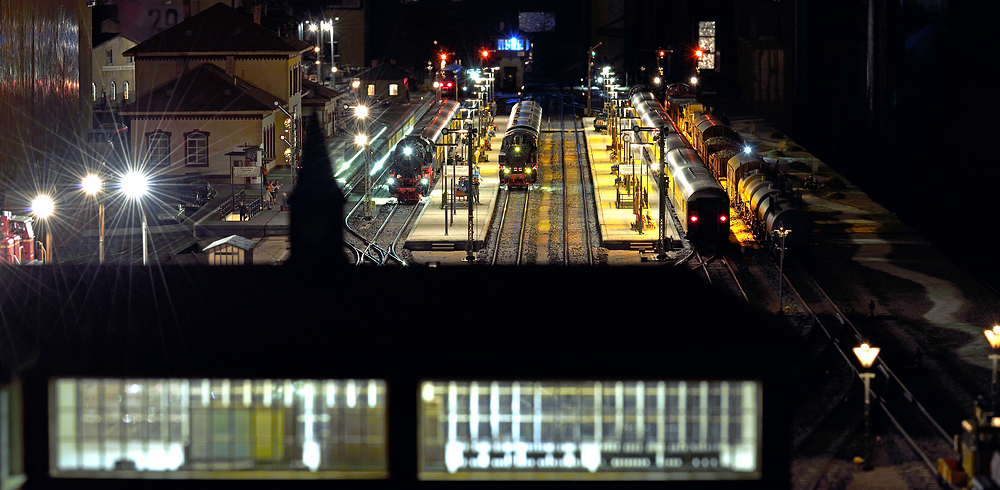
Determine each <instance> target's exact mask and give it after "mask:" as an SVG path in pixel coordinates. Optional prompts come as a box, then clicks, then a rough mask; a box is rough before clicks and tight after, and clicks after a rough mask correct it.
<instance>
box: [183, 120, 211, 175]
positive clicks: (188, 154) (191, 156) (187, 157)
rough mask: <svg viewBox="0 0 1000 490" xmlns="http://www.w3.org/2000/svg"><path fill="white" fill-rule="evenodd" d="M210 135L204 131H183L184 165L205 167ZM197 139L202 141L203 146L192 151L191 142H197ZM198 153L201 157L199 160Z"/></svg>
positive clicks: (207, 161)
mask: <svg viewBox="0 0 1000 490" xmlns="http://www.w3.org/2000/svg"><path fill="white" fill-rule="evenodd" d="M210 136H211V135H210V134H209V133H208V132H206V131H201V130H198V129H196V130H194V131H191V132H190V133H184V165H185V166H187V167H207V166H208V163H209V159H208V145H209V141H208V140H209V137H210ZM199 141H204V143H205V144H204V147H203V148H195V149H194V150H193V151H192V143H197V142H199ZM199 154H200V155H201V156H202V159H201V160H200V161H199V159H198V156H199Z"/></svg>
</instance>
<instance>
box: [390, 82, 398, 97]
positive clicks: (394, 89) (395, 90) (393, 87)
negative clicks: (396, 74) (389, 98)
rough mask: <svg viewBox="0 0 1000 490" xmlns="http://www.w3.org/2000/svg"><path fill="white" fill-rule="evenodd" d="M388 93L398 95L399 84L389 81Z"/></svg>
mask: <svg viewBox="0 0 1000 490" xmlns="http://www.w3.org/2000/svg"><path fill="white" fill-rule="evenodd" d="M389 95H399V84H398V83H390V84H389Z"/></svg>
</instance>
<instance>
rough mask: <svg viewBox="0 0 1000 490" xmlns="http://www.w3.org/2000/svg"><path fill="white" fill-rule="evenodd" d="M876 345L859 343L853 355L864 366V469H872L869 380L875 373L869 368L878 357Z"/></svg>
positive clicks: (862, 376) (861, 374)
mask: <svg viewBox="0 0 1000 490" xmlns="http://www.w3.org/2000/svg"><path fill="white" fill-rule="evenodd" d="M878 351H879V348H878V347H871V346H869V345H868V343H863V344H861V346H860V347H855V348H854V355H855V356H857V357H858V362H860V363H861V366H862V367H863V368H865V370H864V372H861V373H859V374H858V375H859V376H861V380H862V381H863V382H864V384H865V463H864V469H865V470H866V471H867V470H870V469H872V463H871V459H872V444H871V410H870V408H869V406H870V405H871V380H872V378H874V377H875V373H873V372H871V371H870V369H871V367H872V364H874V363H875V358H876V357H878Z"/></svg>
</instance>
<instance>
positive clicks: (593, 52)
mask: <svg viewBox="0 0 1000 490" xmlns="http://www.w3.org/2000/svg"><path fill="white" fill-rule="evenodd" d="M602 44H604V43H603V42H599V43H597V44H595V45H594V46H593V47H591V48H590V49H588V50H587V109H586V110H584V111H583V113H584V115H587V116H590V115H592V114H591V112H592V111H591V110H590V92H591V85H593V81H592V80H591V78H592V77H593V76H594V58H595V57H597V48H598V47H600V46H601V45H602Z"/></svg>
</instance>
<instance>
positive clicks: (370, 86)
mask: <svg viewBox="0 0 1000 490" xmlns="http://www.w3.org/2000/svg"><path fill="white" fill-rule="evenodd" d="M368 96H369V97H373V96H375V84H374V83H369V84H368Z"/></svg>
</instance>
